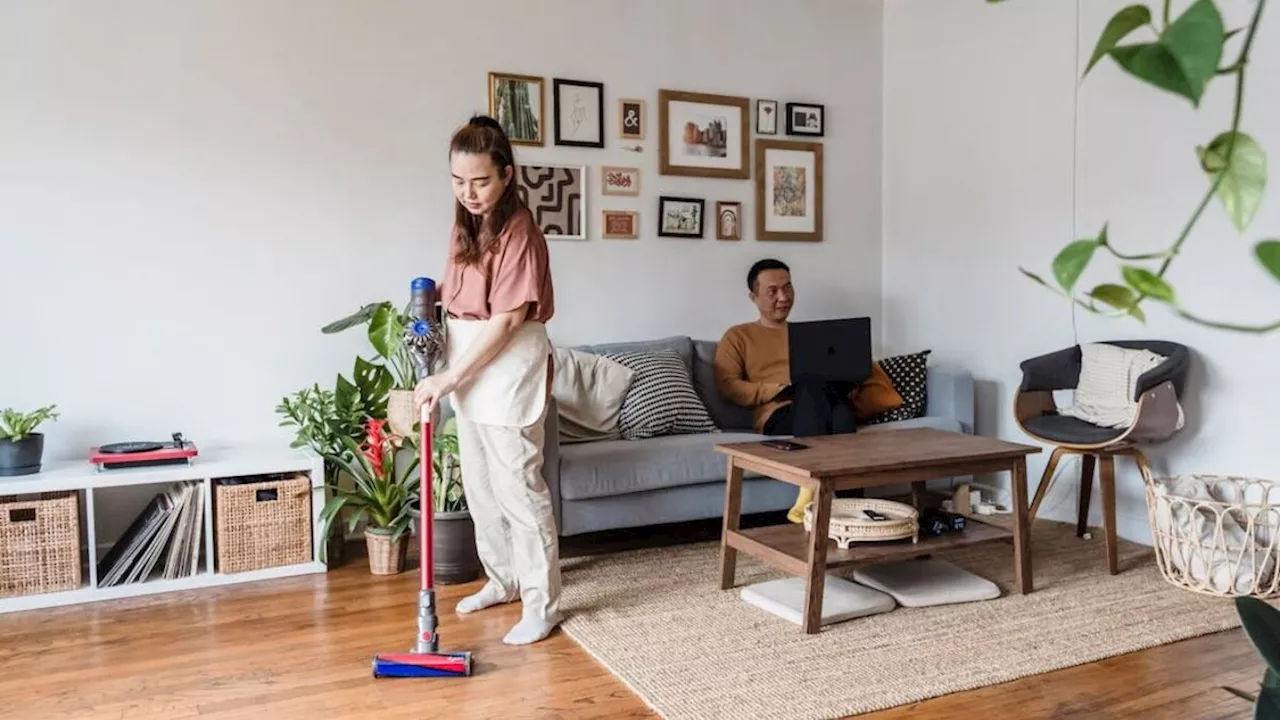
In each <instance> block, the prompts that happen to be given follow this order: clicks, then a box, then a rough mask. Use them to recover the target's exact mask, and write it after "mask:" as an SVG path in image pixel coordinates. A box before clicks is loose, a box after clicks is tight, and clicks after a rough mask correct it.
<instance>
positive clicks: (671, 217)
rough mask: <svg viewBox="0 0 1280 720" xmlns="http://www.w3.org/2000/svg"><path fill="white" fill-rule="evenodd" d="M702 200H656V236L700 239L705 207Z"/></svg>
mask: <svg viewBox="0 0 1280 720" xmlns="http://www.w3.org/2000/svg"><path fill="white" fill-rule="evenodd" d="M706 204H707V203H706V201H705V200H703V199H702V198H686V197H670V196H667V195H664V196H662V197H660V198H658V235H659V236H660V237H682V238H700V237H702V211H703V209H704V208H705V207H706Z"/></svg>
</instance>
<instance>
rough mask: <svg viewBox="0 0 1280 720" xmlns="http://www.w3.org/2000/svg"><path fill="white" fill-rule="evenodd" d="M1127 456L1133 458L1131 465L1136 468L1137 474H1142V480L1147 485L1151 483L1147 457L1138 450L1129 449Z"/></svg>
mask: <svg viewBox="0 0 1280 720" xmlns="http://www.w3.org/2000/svg"><path fill="white" fill-rule="evenodd" d="M1129 455H1130V457H1132V458H1133V463H1134V464H1135V465H1137V466H1138V472H1140V473H1142V479H1143V480H1145V481H1146V482H1148V483H1150V482H1153V480H1152V477H1151V465H1150V463H1148V462H1147V456H1146V455H1144V454H1143V453H1142V451H1141V450H1139V449H1138V448H1131V449H1130V450H1129Z"/></svg>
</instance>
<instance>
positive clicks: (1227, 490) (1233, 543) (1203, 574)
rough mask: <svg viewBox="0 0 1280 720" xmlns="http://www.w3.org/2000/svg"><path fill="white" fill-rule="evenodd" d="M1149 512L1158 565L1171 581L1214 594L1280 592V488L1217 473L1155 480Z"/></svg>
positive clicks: (1150, 484)
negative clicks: (1279, 568) (1279, 558)
mask: <svg viewBox="0 0 1280 720" xmlns="http://www.w3.org/2000/svg"><path fill="white" fill-rule="evenodd" d="M1147 513H1148V521H1149V522H1150V525H1151V533H1152V538H1153V540H1154V542H1155V554H1156V564H1157V565H1158V566H1159V567H1160V573H1161V575H1163V576H1164V578H1165V579H1166V580H1168V581H1169V582H1171V583H1173V584H1174V585H1177V586H1178V587H1181V588H1185V589H1187V590H1191V591H1194V592H1198V593H1202V594H1205V595H1212V596H1215V597H1239V596H1254V597H1262V598H1268V597H1274V596H1276V595H1277V594H1280V593H1278V590H1280V572H1277V543H1278V542H1280V485H1277V484H1276V483H1273V482H1270V481H1267V480H1258V479H1254V478H1242V477H1230V476H1218V475H1185V476H1179V477H1174V478H1159V479H1153V480H1150V481H1149V482H1148V483H1147Z"/></svg>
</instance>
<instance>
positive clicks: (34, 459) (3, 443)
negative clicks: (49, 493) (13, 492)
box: [0, 433, 44, 477]
mask: <svg viewBox="0 0 1280 720" xmlns="http://www.w3.org/2000/svg"><path fill="white" fill-rule="evenodd" d="M43 458H44V433H31V434H30V435H27V436H26V437H24V438H22V439H21V440H18V441H17V442H14V441H13V440H10V439H9V438H4V439H2V440H0V477H14V476H16V475H35V474H36V473H38V472H40V463H41V461H42V460H43Z"/></svg>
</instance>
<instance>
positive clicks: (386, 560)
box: [364, 530, 409, 575]
mask: <svg viewBox="0 0 1280 720" xmlns="http://www.w3.org/2000/svg"><path fill="white" fill-rule="evenodd" d="M408 540H409V536H408V535H401V536H400V539H398V540H396V541H395V542H392V541H391V533H390V531H386V530H365V531H364V542H365V546H366V548H367V549H368V551H369V572H370V573H372V574H374V575H397V574H399V573H400V572H402V571H404V559H405V554H406V552H407V551H408V550H409V543H408Z"/></svg>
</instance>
